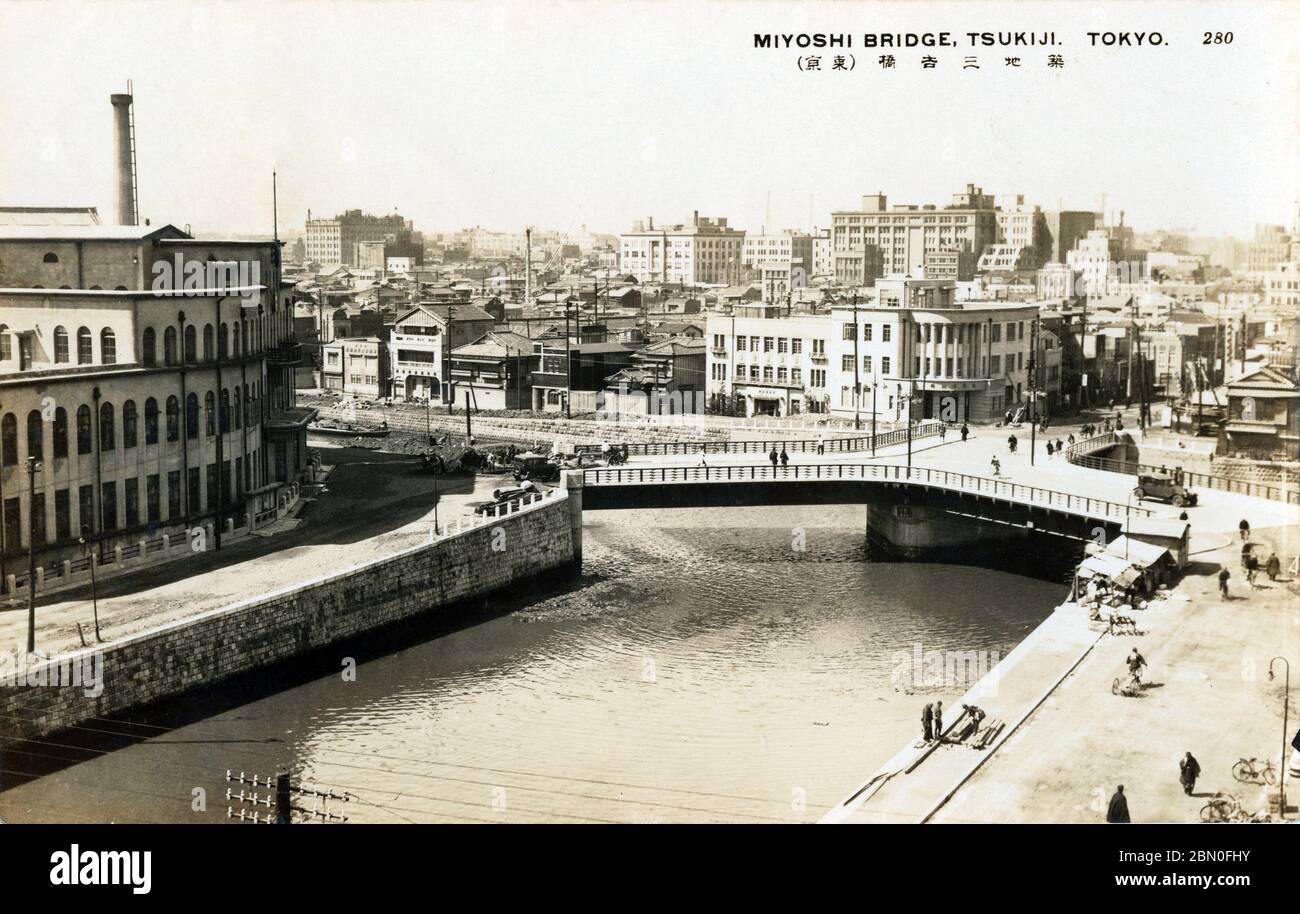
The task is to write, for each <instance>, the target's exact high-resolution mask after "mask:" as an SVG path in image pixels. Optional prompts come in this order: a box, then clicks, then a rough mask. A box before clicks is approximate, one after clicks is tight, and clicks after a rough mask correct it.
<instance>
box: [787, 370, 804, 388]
mask: <svg viewBox="0 0 1300 914" xmlns="http://www.w3.org/2000/svg"><path fill="white" fill-rule="evenodd" d="M790 383H791V384H802V383H803V369H802V368H791V369H790Z"/></svg>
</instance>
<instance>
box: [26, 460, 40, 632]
mask: <svg viewBox="0 0 1300 914" xmlns="http://www.w3.org/2000/svg"><path fill="white" fill-rule="evenodd" d="M40 468H41V463H40V461H39V460H37V459H36V458H35V457H28V458H27V501H28V504H29V505H34V504H35V503H36V471H37V470H39V469H40ZM28 513H29V514H30V513H31V511H30V508H29V509H28ZM27 653H29V654H34V653H36V516H35V515H32V516H31V517H30V518H29V519H28V522H27Z"/></svg>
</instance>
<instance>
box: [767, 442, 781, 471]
mask: <svg viewBox="0 0 1300 914" xmlns="http://www.w3.org/2000/svg"><path fill="white" fill-rule="evenodd" d="M767 459H768V460H770V461H772V467H773V468H774V469H775V468H776V463H777V461H778V460H780V459H781V458H780V457H779V456H778V455H777V453H776V445H775V444H774V445H772V453H770V454H768V455H767Z"/></svg>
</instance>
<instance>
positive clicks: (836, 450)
mask: <svg viewBox="0 0 1300 914" xmlns="http://www.w3.org/2000/svg"><path fill="white" fill-rule="evenodd" d="M942 427H943V423H942V422H938V421H927V422H922V423H920V424H918V425H916V426H914V427H913V428H912V440H913V441H919V440H921V439H924V438H933V437H935V436H936V435H938V434H939V430H940V428H942ZM872 438H873V436H872V435H856V436H853V437H850V438H846V437H842V436H827V437H825V438H795V439H790V438H774V439H772V440H769V441H659V442H653V443H645V444H628V445H626V447H627V452H628V455H629V456H632V457H672V456H689V455H692V454H698V453H699V452H700V451H701V450H702V451H704V453H706V454H767V453H770V452H771V451H772V450H773V449H776V450H777V451H781V450H785V451H787V452H789V453H792V454H793V453H802V454H815V453H817V448H818V447H819V446H820V447H821V448H822V451H823V452H824V453H827V454H841V453H843V454H847V453H860V452H862V451H871V450H875V449H878V448H882V447H890V446H892V445H896V444H902V443H903V442H905V441H907V429H906V428H900V429H894V430H893V431H890V432H882V433H880V434H878V435H875V436H874V438H875V446H874V447H873V446H872ZM610 446H611V447H614V446H615V445H614V444H613V443H612V442H611V445H610ZM617 447H620V448H621V447H624V445H623V444H622V443H621V442H620V443H619V444H618V445H617ZM577 452H578V453H579V454H599V453H600V452H601V445H598V444H580V445H578V446H577Z"/></svg>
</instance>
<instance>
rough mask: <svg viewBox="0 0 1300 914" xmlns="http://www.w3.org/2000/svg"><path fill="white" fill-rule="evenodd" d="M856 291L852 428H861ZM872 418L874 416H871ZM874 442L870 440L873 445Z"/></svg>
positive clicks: (854, 303) (857, 429) (855, 296)
mask: <svg viewBox="0 0 1300 914" xmlns="http://www.w3.org/2000/svg"><path fill="white" fill-rule="evenodd" d="M858 336H859V334H858V293H857V292H854V293H853V430H854V431H855V432H856V431H861V430H862V416H861V410H860V408H859V403H860V402H861V400H862V381H861V379H860V378H859V376H858V372H859V371H860V370H861V368H862V363H861V361H860V360H859V358H858ZM873 419H874V417H873ZM874 444H875V442H874V441H873V442H872V445H874Z"/></svg>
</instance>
